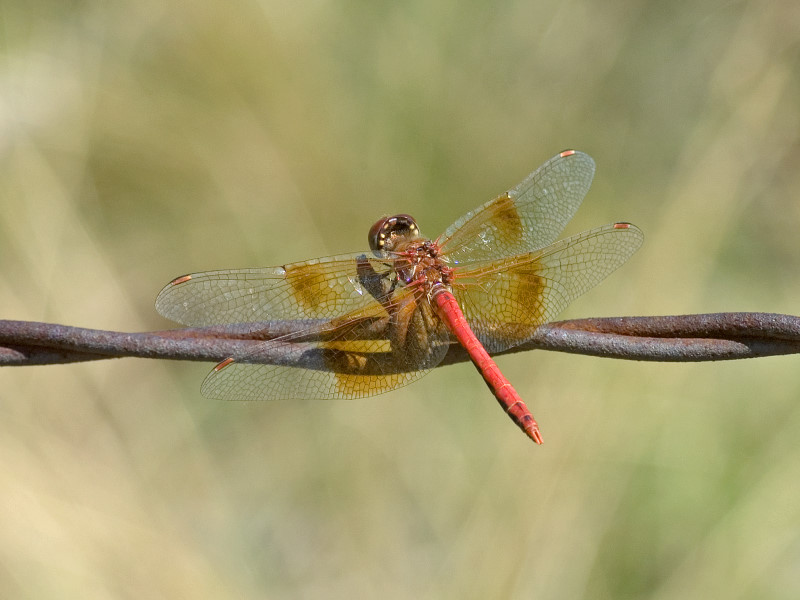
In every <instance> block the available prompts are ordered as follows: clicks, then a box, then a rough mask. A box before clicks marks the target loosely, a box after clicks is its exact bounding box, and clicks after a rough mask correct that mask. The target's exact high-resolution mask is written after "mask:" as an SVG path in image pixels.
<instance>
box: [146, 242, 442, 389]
mask: <svg viewBox="0 0 800 600" xmlns="http://www.w3.org/2000/svg"><path fill="white" fill-rule="evenodd" d="M390 272H391V256H390V255H387V257H383V258H381V259H376V258H369V257H367V256H365V255H363V254H352V255H343V256H335V257H329V258H322V259H317V260H312V261H306V262H302V263H295V264H291V265H285V266H282V267H269V268H262V269H235V270H226V271H210V272H205V273H196V274H193V275H185V276H183V277H178V278H177V279H175V280H174V281H173V282H171V283H170V284H168V285H167V286H166V287H165V288H164V289H163V290H162V291H161V293H160V294H159V295H158V298H157V299H156V309H157V310H158V312H159V313H160V314H162V315H163V316H165V317H167V318H168V319H171V320H173V321H176V322H179V323H183V324H185V325H190V326H206V325H217V324H228V323H253V324H254V328H255V327H257V324H258V322H264V321H278V320H289V321H297V322H298V323H300V322H302V321H304V320H308V321H314V322H316V324H315V325H313V326H310V327H308V328H305V329H302V330H299V331H296V332H294V333H292V334H290V335H286V336H283V337H280V338H276V339H272V340H266V341H264V342H262V343H261V344H259V345H258V346H256V347H255V348H254V349H253V350H252V351H251V352H250V353H249V354H247V355H245V356H242V357H237V360H235V361H233V362H230V361H223V363H220V365H217V367H216V368H215V369H214V370H213V371H212V372H211V373H210V374H209V375H208V377H207V378H206V380H205V381H204V383H203V386H202V388H201V391H202V393H203V394H204V395H206V396H208V397H211V398H220V399H226V400H261V399H289V398H354V397H362V396H372V395H375V394H379V393H382V392H386V391H389V390H392V389H395V388H397V387H400V386H403V385H406V384H408V383H411V382H412V381H415V380H416V379H419V378H420V377H422V376H423V375H425V373H427V371H428V370H430V369H431V368H433V367H434V366H436V365H437V364H438V363H439V362H440V361H441V360H442V358H443V357H444V355H445V354H446V353H447V347H448V345H449V341H450V340H449V334H448V333H447V330H446V329H445V327H444V325H443V324H442V323H441V321H440V320H439V319H438V318H436V317H435V315H433V313H432V311H431V307H430V305H429V304H427V302H419V299H418V298H416V297H414V295H413V293H412V291H411V289H410V288H402V289H398V290H393V291H392V292H391V293H390V292H389V287H390V280H389V278H388V277H387V275H388V274H389V273H390ZM376 332H377V335H376ZM262 361H266V362H262Z"/></svg>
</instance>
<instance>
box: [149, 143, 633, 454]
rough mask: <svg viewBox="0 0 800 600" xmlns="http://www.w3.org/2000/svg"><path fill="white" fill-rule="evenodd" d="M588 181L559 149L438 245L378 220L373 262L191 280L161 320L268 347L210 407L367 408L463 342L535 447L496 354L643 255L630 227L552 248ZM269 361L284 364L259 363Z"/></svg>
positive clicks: (358, 256) (226, 371)
mask: <svg viewBox="0 0 800 600" xmlns="http://www.w3.org/2000/svg"><path fill="white" fill-rule="evenodd" d="M594 171H595V164H594V161H593V160H592V159H591V157H589V156H588V155H587V154H584V153H583V152H579V151H575V150H565V151H563V152H561V153H559V154H557V155H556V156H554V157H553V158H551V159H550V160H548V161H547V162H546V163H544V164H543V165H542V166H541V167H539V168H538V169H536V170H535V171H534V172H533V173H531V174H530V175H528V177H526V178H525V179H524V180H523V181H522V183H520V184H519V185H517V186H516V187H514V188H513V189H510V190H508V191H507V192H505V193H503V194H501V195H500V196H498V197H496V198H495V199H493V200H490V201H489V202H486V203H485V204H483V205H482V206H480V207H479V208H477V209H475V210H473V211H471V212H468V213H467V214H466V215H464V216H463V217H461V218H460V219H458V220H457V221H456V222H455V223H453V224H452V225H451V226H450V227H448V228H447V229H446V230H445V232H444V233H443V234H442V235H440V236H439V237H438V238H436V239H427V238H425V237H424V236H423V235H422V234H421V232H420V228H419V226H418V225H417V223H416V221H415V220H414V219H413V218H412V217H411V216H410V215H406V214H400V215H395V216H391V217H383V218H381V219H380V220H379V221H377V222H376V223H375V224H374V225H373V226H372V227H371V228H370V230H369V235H368V241H369V247H370V252H369V253H366V252H360V253H353V254H345V255H339V256H332V257H327V258H316V259H313V260H307V261H305V262H298V263H293V264H285V265H281V266H277V267H266V268H248V269H231V270H222V271H207V272H203V273H193V274H190V275H183V276H181V277H177V278H176V279H174V280H173V281H171V282H170V283H169V284H167V285H166V287H164V289H163V290H161V292H160V293H159V295H158V297H157V299H156V310H157V311H158V312H159V313H160V314H161V315H163V316H164V317H166V318H167V319H170V320H172V321H175V322H177V323H181V324H183V325H188V326H192V327H204V326H212V325H230V324H238V325H240V326H242V327H244V331H246V332H247V333H248V335H249V336H251V338H252V339H260V340H261V341H259V342H258V343H257V344H256V349H254V350H250V351H248V352H245V353H244V354H243V355H242V356H237V357H229V358H226V359H225V360H223V361H222V362H220V363H219V364H218V365H216V366H215V367H214V369H213V370H212V371H211V372H210V373H209V375H208V376H207V377H206V379H205V381H204V382H203V384H202V387H201V393H202V394H203V395H204V396H206V397H210V398H218V399H226V400H266V399H314V398H318V399H334V398H357V397H365V396H373V395H376V394H381V393H384V392H388V391H390V390H394V389H396V388H399V387H401V386H404V385H407V384H409V383H411V382H413V381H415V380H417V379H419V378H420V377H422V376H423V375H425V374H426V373H428V372H429V371H430V370H431V369H433V368H434V367H436V366H437V365H438V364H439V363H440V362H441V361H442V359H443V358H444V356H445V355H446V354H447V352H448V350H449V348H450V346H451V345H452V344H454V343H459V344H461V345H462V346H463V347H464V349H465V350H466V352H467V354H468V355H469V357H470V359H471V360H472V362H473V363H474V365H475V366H476V367H477V369H478V371H479V372H480V374H481V375H482V377H483V379H484V381H485V382H486V384H487V385H488V387H489V389H490V390H491V392H492V393H493V394H494V396H495V397H496V399H497V401H498V402H499V403H500V405H501V406H502V408H503V409H504V411H505V412H506V413H507V414H508V415H509V416H510V417H511V419H512V421H514V423H516V424H517V425H518V426H519V427H520V429H522V431H524V432H525V434H526V435H527V436H528V437H530V438H531V439H532V440H533V441H535V442H536V443H537V444H541V443H542V436H541V433H540V431H539V426H538V424H537V422H536V420H535V419H534V418H533V415H532V414H531V411H530V410H529V409H528V407H527V406H526V404H525V402H524V401H523V400H522V398H521V396H520V395H519V393H518V392H517V391H516V389H515V388H514V387H513V386H512V385H511V383H510V382H509V381H508V380H507V379H506V378H505V377H504V376H503V374H502V373H501V371H500V369H499V368H498V366H497V364H496V363H495V362H494V360H493V359H492V358H491V354H495V353H498V352H502V351H504V350H507V349H509V348H512V347H514V346H518V345H520V344H523V343H525V342H527V341H529V340H531V338H532V337H533V336H534V332H535V331H536V329H537V328H538V327H539V326H540V325H542V324H544V323H547V322H549V321H552V320H553V319H554V318H555V317H556V315H558V314H559V313H560V312H561V311H562V310H563V309H564V308H565V307H566V306H567V305H568V304H569V303H570V302H571V301H573V300H574V299H575V298H577V297H578V296H580V295H581V294H583V293H584V292H586V291H587V290H589V289H590V288H592V287H594V286H595V285H597V284H598V283H600V282H601V281H602V280H603V279H605V278H606V277H607V276H608V275H609V274H610V273H612V272H613V271H614V270H616V269H617V268H618V267H620V266H621V265H622V264H623V263H625V261H627V260H628V258H630V257H631V255H632V254H633V253H634V252H635V251H636V250H637V249H638V248H639V247H640V246H641V244H642V241H643V234H642V232H641V230H640V229H638V228H637V227H636V226H634V225H632V224H631V223H626V222H617V223H611V224H609V225H605V226H603V227H598V228H596V229H592V230H590V231H585V232H583V233H579V234H577V235H574V236H572V237H568V238H565V239H561V240H558V241H557V238H558V237H559V236H560V235H561V233H562V231H563V230H564V228H565V226H566V225H567V223H568V222H569V220H570V219H571V218H572V216H573V215H574V214H575V212H576V211H577V209H578V207H579V206H580V204H581V202H582V201H583V198H584V196H585V195H586V193H587V192H588V190H589V186H590V185H591V183H592V179H593V177H594ZM286 322H289V323H290V324H292V325H293V328H292V329H291V330H290V331H286V332H284V333H282V334H281V335H276V336H272V337H269V335H268V333H267V332H269V331H271V324H274V323H286ZM259 336H264V337H259ZM266 350H269V351H270V352H271V354H270V355H269V356H272V357H278V358H273V359H269V360H264V358H263V357H264V353H265V351H266ZM281 357H286V358H281Z"/></svg>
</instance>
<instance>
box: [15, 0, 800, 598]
mask: <svg viewBox="0 0 800 600" xmlns="http://www.w3.org/2000/svg"><path fill="white" fill-rule="evenodd" d="M0 27H1V29H0V32H1V33H0V52H2V55H1V58H0V206H1V207H2V210H1V211H0V273H1V274H2V275H1V277H2V286H0V307H2V310H0V318H5V319H25V320H37V321H51V322H59V323H65V324H71V325H80V326H86V327H96V328H107V329H116V330H147V329H160V328H165V327H167V326H168V324H167V323H166V322H165V321H163V320H162V319H161V318H160V317H158V315H156V314H155V312H154V310H153V308H152V302H153V299H154V297H155V294H156V293H157V292H158V290H159V289H160V288H161V286H162V285H163V284H165V283H166V282H167V281H169V280H170V279H171V278H172V277H174V276H177V275H179V274H182V273H185V272H190V271H195V270H206V269H213V268H224V267H243V266H259V265H263V266H266V265H271V264H282V263H285V262H290V261H296V260H303V259H306V258H310V257H314V256H320V255H325V254H334V253H339V252H349V251H357V250H361V249H363V248H364V247H365V245H366V231H367V229H368V228H369V226H370V225H371V224H372V222H373V221H374V220H375V219H376V218H377V217H379V216H380V215H382V214H394V213H397V212H406V213H411V214H413V215H415V217H416V218H417V219H418V220H419V222H420V223H421V225H422V227H423V230H424V231H425V232H426V233H427V234H429V235H432V236H433V235H436V234H438V233H439V232H441V231H442V230H444V228H445V227H447V225H449V224H450V223H451V222H452V221H454V220H455V219H456V218H457V217H459V216H460V215H461V214H463V213H464V212H466V211H467V210H470V209H472V208H474V207H475V206H477V205H479V204H480V203H482V202H484V201H485V200H487V199H489V198H491V197H493V196H494V195H496V194H497V193H499V192H501V191H503V190H505V189H507V188H509V187H511V186H513V185H514V184H516V183H517V182H518V181H519V180H521V179H522V178H523V177H524V176H525V175H526V174H527V173H528V172H529V171H530V170H532V169H533V168H534V167H536V166H537V165H538V164H540V163H541V162H543V161H544V160H545V159H547V158H549V157H550V156H551V155H553V154H554V153H556V152H557V151H559V150H562V149H563V148H566V147H574V148H578V149H581V150H584V151H586V152H588V153H589V154H591V155H592V156H593V157H594V158H595V160H596V161H597V164H598V173H597V177H596V180H595V185H594V187H593V189H592V191H591V192H590V193H589V196H588V198H587V200H586V201H585V203H584V206H583V208H582V209H581V211H580V213H579V215H578V216H577V217H576V219H575V222H574V223H573V224H572V225H571V226H570V228H569V229H568V232H575V231H578V230H580V229H584V228H588V227H591V226H594V225H599V224H603V223H606V222H610V221H613V220H629V221H632V222H634V223H636V224H637V225H639V226H640V227H641V228H642V229H643V230H644V231H645V234H646V236H647V239H646V241H645V245H644V247H643V248H642V250H640V251H639V253H638V254H637V255H636V256H635V257H634V258H633V259H632V261H631V262H630V263H629V264H628V265H626V266H625V267H624V268H623V269H622V270H620V271H619V272H617V273H615V274H614V275H613V276H612V277H611V278H609V279H608V280H607V281H606V283H605V284H603V285H602V286H601V287H599V288H598V289H596V290H594V291H593V292H591V293H590V294H589V295H587V296H586V297H584V298H582V299H581V300H579V301H578V302H576V303H575V304H574V305H573V306H572V307H571V308H570V309H569V311H568V313H567V314H566V315H565V316H569V317H578V316H610V315H623V314H679V313H687V312H714V311H738V310H756V311H775V312H787V313H794V314H797V313H798V312H800V278H798V277H797V274H798V272H799V269H800V238H799V237H798V233H797V232H798V225H799V224H800V168H798V167H799V166H800V143H799V140H800V5H798V3H797V2H796V1H795V0H781V1H776V2H754V1H749V2H748V1H742V2H727V1H726V2H722V1H708V2H687V1H679V2H671V3H664V2H655V1H651V2H647V1H636V0H629V1H617V2H610V3H609V2H603V3H596V2H589V1H587V0H577V1H574V2H555V1H544V2H538V3H531V2H506V3H499V4H496V3H481V2H471V3H459V2H438V3H429V2H420V1H412V2H401V3H396V2H375V1H372V2H354V1H350V2H325V1H317V2H288V1H283V2H281V1H270V0H264V1H263V2H260V3H258V2H248V1H246V0H234V1H233V2H214V1H206V2H195V3H169V2H168V3H164V2H154V1H151V0H144V1H140V2H136V3H133V2H128V3H119V2H97V1H95V2H92V1H85V2H63V1H60V2H55V1H54V2H49V3H48V2H34V3H30V4H28V5H25V4H24V3H18V2H17V3H15V2H13V1H10V2H9V1H5V2H3V3H2V5H0ZM799 364H800V363H798V358H797V357H784V358H771V359H763V360H753V361H743V362H737V363H720V364H677V365H675V364H668V365H663V364H640V363H624V362H618V361H610V360H601V359H595V358H586V357H575V356H569V355H563V354H549V353H543V352H536V353H527V354H522V355H516V356H513V357H507V358H503V359H501V361H500V365H501V367H502V368H503V370H504V371H505V372H506V374H507V376H508V377H509V379H511V380H512V381H513V382H514V383H515V384H516V386H517V388H518V389H519V390H520V392H521V393H522V395H523V397H525V398H526V399H527V400H528V403H529V405H530V406H531V407H532V409H533V410H534V413H535V414H536V416H537V419H538V420H539V422H540V424H541V426H542V429H543V433H544V437H545V441H546V445H545V446H544V447H543V448H537V447H535V446H534V445H533V444H532V443H531V442H530V440H528V439H526V438H525V436H524V435H522V434H521V433H520V432H519V431H518V430H517V429H516V428H515V427H514V426H513V425H512V423H511V422H510V421H509V420H508V418H507V417H506V416H504V415H503V414H502V412H501V411H500V410H499V409H498V407H497V406H496V403H495V401H494V400H493V398H492V397H491V395H490V394H489V393H488V391H486V390H484V389H483V383H482V382H481V381H480V377H479V376H478V375H477V373H476V372H474V370H473V369H472V367H471V366H469V365H461V366H457V367H448V368H444V369H439V370H436V371H435V372H434V373H432V374H431V375H429V376H428V377H426V378H425V379H424V380H423V381H421V382H419V383H417V384H415V385H413V386H411V387H408V388H405V389H402V390H399V391H397V392H394V393H391V394H388V395H385V396H382V397H378V398H373V399H369V400H364V401H342V402H327V403H326V402H316V403H312V402H308V403H305V402H292V403H288V402H287V403H281V402H278V403H258V404H237V403H228V404H225V403H219V402H213V401H209V400H206V399H204V398H202V397H201V396H200V395H199V391H198V389H199V383H200V381H201V379H202V377H203V375H204V374H205V372H206V371H207V370H208V368H210V365H208V366H206V365H197V364H180V363H170V364H167V363H159V362H156V361H145V360H121V361H113V362H101V363H96V364H87V365H71V366H57V367H40V368H22V369H3V370H2V372H0V596H2V597H6V598H22V597H25V598H67V597H80V598H109V597H129V598H143V597H148V598H152V597H166V598H177V597H186V598H215V599H216V598H223V597H230V598H248V597H249V598H282V597H297V598H326V599H328V598H377V597H380V598H410V597H420V598H532V597H536V598H553V599H558V600H568V599H578V598H609V599H612V598H613V599H620V598H658V599H673V598H676V599H677V598H681V599H683V598H701V597H703V598H723V597H724V598H787V599H788V598H797V597H798V596H800V578H799V577H798V572H800V483H798V482H800V435H798V432H800V408H798V407H799V406H800V405H799V404H798V398H800V368H798V365H799Z"/></svg>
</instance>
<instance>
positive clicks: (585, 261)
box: [453, 223, 644, 352]
mask: <svg viewBox="0 0 800 600" xmlns="http://www.w3.org/2000/svg"><path fill="white" fill-rule="evenodd" d="M643 239H644V236H643V234H642V232H641V230H639V228H637V227H635V226H634V225H630V224H628V223H613V224H610V225H606V226H604V227H598V228H597V229H592V230H590V231H585V232H583V233H580V234H578V235H575V236H573V237H570V238H567V239H564V240H561V241H558V242H556V243H554V244H551V245H550V246H548V247H547V248H544V249H541V250H537V251H534V252H528V253H526V254H521V255H519V256H514V257H511V258H506V259H501V260H494V261H485V262H478V263H470V264H467V265H462V266H461V267H459V268H458V269H457V270H456V284H455V285H454V286H453V294H454V295H455V296H456V299H457V300H458V302H459V304H460V305H461V309H462V310H463V312H464V315H465V316H466V318H467V320H468V321H469V324H470V326H471V327H472V329H473V331H474V332H475V334H476V336H477V337H478V339H479V340H480V341H481V343H482V344H484V346H485V347H486V349H487V351H489V352H500V351H502V350H506V349H507V348H511V347H513V346H516V345H518V344H521V343H523V342H525V341H527V340H529V339H531V337H532V336H533V333H534V331H535V330H536V328H537V327H538V326H539V325H541V324H543V323H547V322H549V321H552V320H553V319H554V318H555V317H556V316H557V315H558V314H559V313H560V312H561V311H562V310H564V308H566V307H567V305H568V304H569V303H570V302H572V301H573V300H574V299H575V298H577V297H578V296H580V295H581V294H583V293H585V292H586V291H588V290H590V289H591V288H593V287H594V286H596V285H597V284H598V283H600V282H601V281H602V280H603V279H605V278H606V277H607V276H608V275H610V274H611V273H612V272H613V271H614V270H616V269H617V268H618V267H620V266H621V265H622V264H623V263H625V261H627V260H628V259H629V258H630V257H631V255H632V254H633V253H634V252H636V250H637V249H638V248H639V246H641V244H642V241H643Z"/></svg>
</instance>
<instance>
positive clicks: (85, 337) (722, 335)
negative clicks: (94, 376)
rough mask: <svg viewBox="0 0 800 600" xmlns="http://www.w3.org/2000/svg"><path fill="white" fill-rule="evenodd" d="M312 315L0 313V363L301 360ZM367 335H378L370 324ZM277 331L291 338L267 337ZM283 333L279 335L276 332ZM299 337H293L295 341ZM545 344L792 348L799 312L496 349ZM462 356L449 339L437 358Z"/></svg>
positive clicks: (698, 320)
mask: <svg viewBox="0 0 800 600" xmlns="http://www.w3.org/2000/svg"><path fill="white" fill-rule="evenodd" d="M313 325H314V323H313V322H307V321H275V322H265V323H258V324H253V323H247V324H239V325H226V326H214V327H201V328H184V329H173V330H168V331H154V332H146V333H124V332H116V331H102V330H97V329H85V328H81V327H69V326H66V325H56V324H52V323H37V322H30V321H4V320H0V366H30V365H49V364H64V363H74V362H83V361H91V360H103V359H108V358H122V357H138V358H158V359H165V360H190V361H208V362H219V361H221V360H224V359H226V358H228V357H234V358H236V359H237V360H239V359H242V358H245V357H246V358H247V360H248V362H265V363H273V362H274V363H280V364H282V365H290V366H297V367H304V366H307V364H308V363H307V361H306V360H305V358H306V353H307V352H308V351H310V350H314V349H316V348H317V346H316V345H315V344H314V342H313V336H310V335H309V336H306V337H303V338H296V335H297V334H298V332H304V331H309V328H311V330H312V331H313ZM372 335H374V336H376V337H380V336H381V335H382V332H381V331H380V330H377V329H376V331H374V332H372ZM281 336H295V338H293V339H295V341H291V342H288V343H287V342H285V341H282V343H280V344H274V343H273V344H270V343H268V341H269V340H274V339H276V338H280V337H281ZM284 340H285V338H284ZM297 340H299V341H297ZM528 350H552V351H557V352H567V353H571V354H584V355H590V356H599V357H605V358H619V359H627V360H644V361H664V362H699V361H717V360H734V359H744V358H756V357H762V356H775V355H783V354H796V353H798V352H800V317H796V316H791V315H781V314H773V313H748V312H745V313H712V314H699V315H675V316H652V317H610V318H590V319H575V320H570V321H557V322H554V323H548V324H546V325H542V326H541V327H539V328H538V329H537V330H536V332H535V333H534V335H533V337H532V339H531V340H530V341H528V342H526V343H524V344H521V345H519V346H516V347H514V348H511V349H509V350H506V351H505V352H500V353H498V354H497V355H503V354H510V353H516V352H523V351H528ZM468 360H469V358H468V356H467V354H466V352H465V351H464V349H463V348H462V347H461V346H460V345H458V344H456V343H453V344H452V345H451V347H450V349H449V351H448V353H447V356H446V357H445V359H444V360H443V361H442V363H441V365H440V366H443V365H449V364H455V363H461V362H466V361H468Z"/></svg>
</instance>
